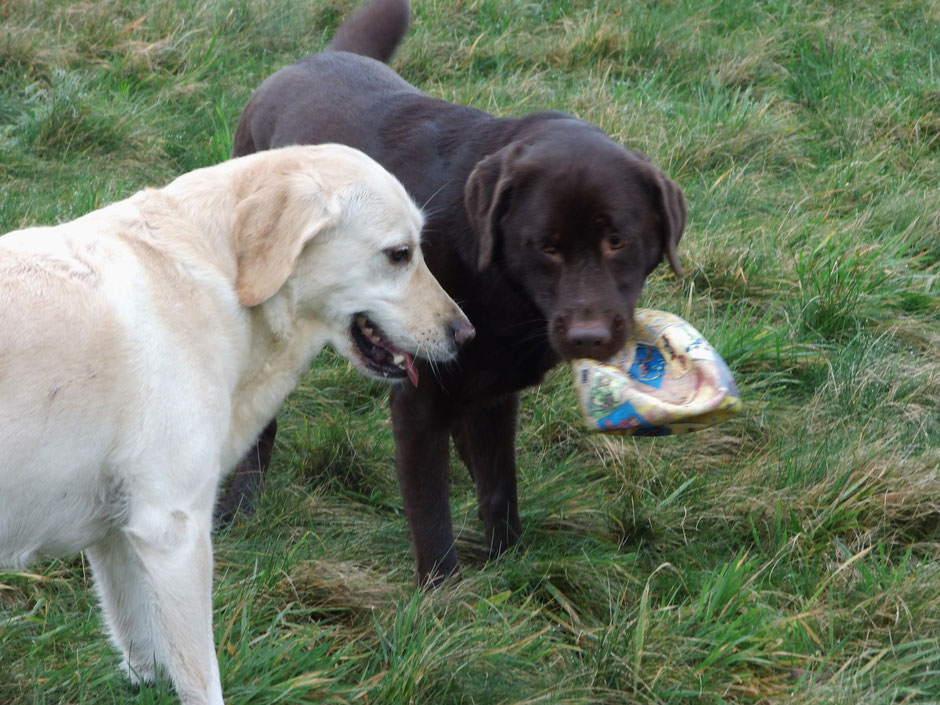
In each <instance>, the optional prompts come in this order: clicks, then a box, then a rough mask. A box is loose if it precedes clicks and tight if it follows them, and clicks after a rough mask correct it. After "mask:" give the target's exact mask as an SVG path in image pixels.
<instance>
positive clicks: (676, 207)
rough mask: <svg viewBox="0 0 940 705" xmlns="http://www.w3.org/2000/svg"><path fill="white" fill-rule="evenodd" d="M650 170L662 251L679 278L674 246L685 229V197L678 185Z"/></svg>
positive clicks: (654, 168) (679, 265)
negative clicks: (655, 192)
mask: <svg viewBox="0 0 940 705" xmlns="http://www.w3.org/2000/svg"><path fill="white" fill-rule="evenodd" d="M651 169H652V171H653V179H652V180H653V182H654V188H655V190H656V191H657V192H658V193H657V194H656V198H655V202H656V210H657V214H658V215H659V220H660V228H661V231H660V236H661V237H662V245H663V250H665V252H666V259H667V260H669V266H670V267H672V271H673V272H675V273H676V276H677V277H681V276H682V265H681V264H680V263H679V255H678V254H677V253H676V246H677V245H678V244H679V240H680V239H681V238H682V231H683V230H684V229H685V219H686V209H685V197H684V196H683V195H682V189H680V188H679V186H678V184H676V183H675V182H674V181H672V180H671V179H669V178H668V177H667V176H666V175H665V174H664V173H662V172H661V171H660V170H659V169H657V168H656V167H653V166H652V165H651Z"/></svg>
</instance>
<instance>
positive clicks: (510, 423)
mask: <svg viewBox="0 0 940 705" xmlns="http://www.w3.org/2000/svg"><path fill="white" fill-rule="evenodd" d="M408 17H409V7H408V4H407V1H406V0H372V1H371V2H370V3H369V4H367V5H366V6H365V7H363V8H362V9H360V10H359V11H358V12H357V13H356V14H354V15H353V16H352V17H351V18H349V19H348V20H347V21H346V22H345V23H343V24H342V25H341V26H340V28H339V29H338V30H337V32H336V34H335V36H334V38H333V40H332V42H331V43H330V44H329V46H328V47H327V49H326V51H324V52H323V53H319V54H312V55H310V56H307V57H305V58H303V59H301V60H300V61H298V62H297V63H295V64H293V65H291V66H288V67H286V68H284V69H281V70H280V71H278V72H277V73H275V74H274V75H272V76H271V77H269V78H268V79H267V80H266V81H264V83H262V84H261V86H260V87H259V88H258V89H257V91H255V93H254V95H253V96H252V97H251V100H250V101H249V102H248V104H247V106H246V107H245V110H244V112H243V114H242V116H241V120H240V122H239V124H238V128H237V130H236V133H235V149H234V153H235V154H236V155H242V154H247V153H249V152H254V151H257V150H263V149H270V148H272V147H278V146H281V145H287V144H294V143H301V144H309V143H313V144H315V143H322V142H340V143H343V144H347V145H351V146H354V147H357V148H359V149H361V150H363V151H364V152H366V153H367V154H369V155H370V156H371V157H373V158H374V159H376V160H377V161H378V162H379V163H380V164H382V165H383V166H385V167H386V168H387V169H388V170H389V171H391V172H392V173H393V174H395V176H397V177H398V178H399V179H400V180H401V181H402V183H403V184H404V185H405V188H406V189H407V190H408V192H409V193H410V194H411V195H412V197H413V198H414V199H415V200H416V201H417V202H418V203H419V204H426V206H427V211H428V212H427V224H426V227H425V231H424V235H423V249H424V252H425V257H426V259H427V262H428V265H429V266H430V268H431V271H433V272H434V274H435V276H436V277H437V278H438V280H439V281H440V282H441V284H442V285H443V286H444V288H445V289H446V290H447V292H448V293H449V294H450V295H451V296H452V297H453V298H454V299H455V300H456V301H457V302H458V303H459V304H460V306H461V307H462V308H463V310H464V312H465V313H466V314H467V316H468V317H469V318H470V320H471V322H472V323H473V325H474V326H475V327H476V331H477V333H476V338H475V339H474V340H473V341H472V342H470V343H469V344H467V345H466V346H464V348H463V349H462V350H461V351H460V354H459V357H458V360H457V362H456V363H455V364H452V365H450V366H447V367H438V368H437V369H436V370H434V371H433V372H432V371H431V370H430V369H429V368H424V369H420V370H419V371H420V372H421V373H422V374H421V376H420V383H418V384H417V385H409V384H400V385H397V386H395V387H394V388H393V391H392V394H391V410H392V426H393V433H394V438H395V449H396V464H397V469H398V479H399V482H400V485H401V490H402V495H403V498H404V508H405V514H406V516H407V519H408V524H409V528H410V530H411V538H412V542H413V546H414V552H415V557H416V559H417V572H418V580H419V582H420V583H422V584H436V583H438V582H440V581H441V580H442V579H444V578H445V577H446V576H449V575H452V574H454V573H456V572H457V571H458V568H459V565H458V562H457V555H456V552H455V549H454V533H453V525H452V521H451V514H450V503H449V493H448V468H447V464H448V455H449V439H450V438H453V440H454V443H455V445H456V448H457V451H458V452H459V454H460V457H461V458H462V460H463V461H464V463H466V465H467V467H468V468H469V470H470V473H471V475H472V477H473V480H474V483H475V487H476V496H477V501H478V503H479V512H480V517H481V518H482V519H483V522H484V525H485V529H486V541H487V542H488V546H489V551H490V553H491V555H494V556H495V555H497V554H499V553H500V552H501V551H503V550H504V549H506V548H507V547H509V546H512V545H513V544H514V543H515V542H516V541H517V540H518V539H519V536H520V533H521V530H522V527H521V525H520V522H519V510H518V502H517V495H516V465H515V436H516V420H517V412H518V406H519V393H520V390H522V389H524V388H526V387H529V386H531V385H534V384H538V383H539V381H540V380H541V379H542V378H543V376H544V375H545V373H546V372H547V371H548V370H550V369H551V368H552V367H553V366H554V365H555V364H556V363H558V362H559V361H561V360H570V359H574V358H582V357H590V358H595V359H599V360H603V359H605V358H608V357H610V356H611V355H613V354H614V353H615V352H616V351H617V350H618V349H619V348H620V347H622V346H623V344H624V343H625V341H626V340H627V338H628V336H629V335H630V333H631V324H632V319H633V310H634V307H635V306H636V303H637V300H638V299H639V297H640V292H641V290H642V289H643V284H644V282H645V280H646V277H647V276H648V275H649V274H650V272H652V271H653V269H655V268H656V266H657V265H658V264H659V262H660V261H661V260H662V259H663V258H664V257H665V258H666V259H667V260H668V261H669V264H670V265H671V267H672V269H673V270H674V271H675V272H676V274H679V273H680V266H679V260H678V257H677V255H676V245H677V244H678V242H679V238H680V237H681V235H682V230H683V227H684V226H685V219H686V208H685V201H684V198H683V196H682V192H681V190H680V189H679V187H678V186H677V185H676V184H675V183H673V182H672V181H670V180H669V179H668V178H666V176H665V175H664V174H663V173H662V171H660V170H659V169H658V168H656V167H655V166H653V164H651V163H650V161H649V160H648V159H647V158H646V157H644V156H642V155H640V154H637V153H634V152H630V151H628V150H626V149H624V148H623V147H622V146H621V145H619V144H617V143H616V142H614V141H613V140H611V139H610V138H609V137H608V136H607V135H605V134H604V133H603V132H601V131H600V130H599V129H598V128H597V127H595V126H593V125H591V124H589V123H587V122H584V121H583V120H579V119H577V118H574V117H572V116H570V115H566V114H564V113H558V112H543V113H536V114H532V115H528V116H525V117H521V118H497V117H493V116H492V115H489V114H487V113H485V112H483V111H481V110H477V109H475V108H472V107H467V106H463V105H454V104H452V103H448V102H445V101H442V100H437V99H435V98H432V97H430V96H428V95H426V94H425V93H422V92H421V91H419V90H418V89H417V88H415V87H413V86H412V85H410V84H409V83H407V82H406V81H404V80H403V79H402V78H401V77H400V76H399V75H398V74H396V73H395V72H394V71H392V70H391V69H390V68H388V66H386V65H385V64H384V63H382V62H383V61H387V60H388V58H389V57H390V56H391V54H392V52H393V51H394V49H395V47H396V46H397V45H398V43H399V42H400V41H401V39H402V37H403V35H404V34H405V32H406V30H407V28H408ZM275 429H276V426H275V425H274V424H273V423H272V425H271V426H269V427H268V429H266V431H265V433H264V434H263V436H262V438H261V439H259V445H258V448H257V450H255V451H254V452H253V454H252V455H251V457H250V460H247V461H246V462H245V463H243V465H242V468H241V477H240V478H236V483H239V488H238V489H237V490H236V496H234V497H233V496H231V495H230V496H228V497H226V498H225V508H226V509H231V508H232V507H233V506H235V505H236V504H237V503H238V502H239V501H240V500H241V499H243V497H239V496H237V492H239V491H241V492H243V493H244V492H246V491H249V490H250V489H251V487H252V485H254V484H257V483H258V480H259V479H260V477H261V475H262V474H263V471H264V467H265V466H266V465H267V461H268V459H269V457H270V448H271V441H272V439H273V437H274V432H275Z"/></svg>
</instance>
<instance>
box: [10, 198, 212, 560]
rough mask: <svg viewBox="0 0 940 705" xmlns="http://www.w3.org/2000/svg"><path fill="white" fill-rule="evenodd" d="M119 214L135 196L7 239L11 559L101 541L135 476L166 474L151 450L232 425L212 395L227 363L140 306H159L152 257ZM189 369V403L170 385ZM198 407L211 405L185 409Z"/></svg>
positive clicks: (117, 519)
mask: <svg viewBox="0 0 940 705" xmlns="http://www.w3.org/2000/svg"><path fill="white" fill-rule="evenodd" d="M115 211H117V212H118V213H119V216H118V221H119V222H120V223H121V225H120V227H122V228H125V229H126V228H127V227H128V225H129V223H130V222H131V221H132V220H133V212H132V211H133V209H132V208H131V207H130V206H129V205H128V204H127V203H126V202H122V203H119V204H115V205H114V206H110V207H109V208H106V209H103V210H102V211H96V212H94V213H91V214H89V215H88V216H85V217H84V218H83V219H79V221H73V222H72V223H69V224H67V225H65V226H59V227H58V228H31V229H28V230H23V231H19V232H17V233H12V234H10V235H7V236H4V237H3V238H0V300H3V301H4V302H10V305H4V306H2V307H0V331H2V335H0V361H2V362H0V400H2V403H0V448H2V449H3V453H2V454H0V478H2V486H0V564H3V565H14V566H24V565H26V564H28V563H29V562H31V561H32V560H33V559H34V558H35V557H36V556H37V555H39V554H47V555H60V556H61V555H68V554H71V553H74V552H76V551H79V550H81V549H83V548H85V547H87V546H89V545H91V544H93V543H94V542H96V541H98V540H100V539H101V538H102V537H103V536H104V534H105V533H106V532H107V530H108V529H109V528H111V527H113V526H116V525H120V524H121V523H122V521H123V519H124V517H125V516H126V511H127V507H126V501H127V497H129V496H135V494H136V492H137V491H138V490H137V489H136V488H129V487H127V485H128V484H129V483H134V482H135V479H136V478H137V477H138V476H140V475H142V476H143V477H145V478H147V482H150V483H152V482H153V478H152V477H147V476H146V470H145V467H146V465H147V458H148V455H152V454H154V453H158V452H161V450H162V447H164V446H169V447H172V446H173V445H174V444H178V443H180V442H181V436H182V435H183V433H185V434H192V433H193V432H194V430H195V429H194V428H193V424H200V425H205V424H207V423H211V422H212V421H213V420H215V421H216V423H218V415H215V418H214V419H213V414H212V413H211V406H208V402H209V401H210V400H208V399H206V398H205V395H204V394H201V393H200V391H201V390H202V389H205V388H206V387H208V388H210V389H211V388H212V387H213V386H215V385H212V384H208V382H209V381H210V380H208V379H206V378H205V376H207V375H209V376H211V375H213V374H218V368H216V369H215V370H214V371H213V370H212V369H207V367H212V366H205V365H200V364H199V362H200V361H199V360H198V359H197V358H196V357H195V356H194V355H193V352H194V351H192V350H187V344H186V341H185V340H181V339H179V336H178V335H176V333H177V332H176V331H172V330H168V329H166V326H164V325H162V322H161V320H160V319H159V318H157V317H153V316H141V315H140V312H141V311H151V310H153V308H154V301H153V291H152V288H151V287H150V285H149V280H148V278H147V277H146V276H144V272H142V271H141V265H140V261H139V260H138V258H137V257H136V256H135V255H134V253H133V251H132V246H131V245H129V244H128V243H127V242H126V241H125V240H122V239H120V238H102V237H101V235H102V230H104V231H107V230H113V229H114V222H115V219H114V215H115ZM120 211H126V212H125V213H120ZM194 315H196V316H197V317H198V313H195V312H194ZM207 325H211V324H209V323H207ZM173 343H175V344H173ZM200 367H201V368H203V369H198V368H200ZM180 376H184V377H190V379H191V381H190V384H188V385H185V387H184V389H185V390H186V391H185V392H184V393H185V394H191V395H192V401H191V403H190V404H188V405H187V404H184V405H182V407H181V405H180V404H179V400H178V399H172V398H168V397H171V396H175V394H174V390H179V389H180V387H179V386H177V387H171V386H168V385H166V384H165V383H163V382H161V380H165V379H167V378H172V379H177V380H178V379H179V378H180ZM148 381H151V383H148ZM217 403H218V402H217ZM186 406H191V407H201V408H199V409H198V410H197V409H196V408H194V411H196V412H197V413H194V414H193V415H192V417H191V418H189V419H182V418H179V409H180V408H185V407H186ZM76 410H80V411H79V412H78V413H76ZM211 430H212V429H208V428H207V429H205V431H206V432H209V431H211ZM222 430H223V431H224V429H222ZM218 432H219V429H215V433H218ZM129 468H137V471H136V473H135V472H133V471H129ZM38 474H41V477H37V475H38Z"/></svg>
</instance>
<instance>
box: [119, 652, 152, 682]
mask: <svg viewBox="0 0 940 705" xmlns="http://www.w3.org/2000/svg"><path fill="white" fill-rule="evenodd" d="M121 670H122V671H124V675H126V676H127V677H128V678H129V679H130V681H131V683H133V684H134V685H140V684H141V683H146V684H152V683H153V682H154V681H156V679H157V669H156V666H155V664H154V661H153V658H152V657H151V658H150V659H149V660H144V659H141V658H139V657H136V658H134V659H133V661H132V660H131V659H130V658H128V657H127V655H126V654H125V656H124V658H123V659H121Z"/></svg>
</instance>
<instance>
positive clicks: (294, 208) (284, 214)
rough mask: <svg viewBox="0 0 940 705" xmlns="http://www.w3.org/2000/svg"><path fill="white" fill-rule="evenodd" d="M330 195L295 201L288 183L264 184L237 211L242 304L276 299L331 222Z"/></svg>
mask: <svg viewBox="0 0 940 705" xmlns="http://www.w3.org/2000/svg"><path fill="white" fill-rule="evenodd" d="M332 221H333V218H332V217H331V216H330V212H329V208H328V206H327V203H326V196H325V194H324V193H323V192H322V191H321V192H320V193H309V192H306V193H304V195H303V197H301V198H297V197H291V194H290V190H289V185H287V184H281V185H268V186H263V187H262V188H260V189H259V190H258V191H256V192H255V193H253V194H251V195H250V196H248V197H247V198H245V199H243V200H242V201H241V202H240V203H239V204H238V205H237V206H236V209H235V230H234V233H233V238H232V239H233V242H234V243H235V254H236V257H237V260H238V278H237V280H236V282H235V290H236V292H237V293H238V302H239V303H240V304H241V305H242V306H257V305H258V304H260V303H263V302H265V301H267V300H268V299H269V298H271V297H272V296H274V294H276V293H277V291H278V290H279V289H280V288H281V287H282V286H283V285H284V282H286V281H287V278H288V277H289V276H290V275H291V274H292V273H293V271H294V268H295V267H296V266H297V259H298V258H299V257H300V253H301V251H302V250H303V248H304V246H305V245H306V244H307V243H308V242H310V240H312V239H313V237H314V236H316V235H317V234H318V233H320V232H322V231H324V230H325V229H327V228H328V227H329V226H330V224H331V223H332Z"/></svg>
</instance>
